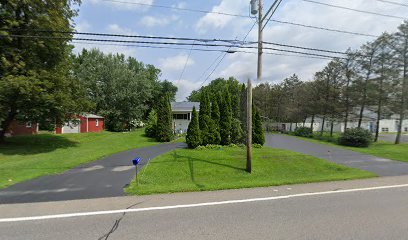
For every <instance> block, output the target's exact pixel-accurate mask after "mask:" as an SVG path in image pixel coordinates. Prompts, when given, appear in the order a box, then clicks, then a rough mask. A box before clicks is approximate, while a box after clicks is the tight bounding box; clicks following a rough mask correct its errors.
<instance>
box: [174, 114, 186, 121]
mask: <svg viewBox="0 0 408 240" xmlns="http://www.w3.org/2000/svg"><path fill="white" fill-rule="evenodd" d="M173 119H177V120H189V115H188V114H187V113H186V114H173Z"/></svg>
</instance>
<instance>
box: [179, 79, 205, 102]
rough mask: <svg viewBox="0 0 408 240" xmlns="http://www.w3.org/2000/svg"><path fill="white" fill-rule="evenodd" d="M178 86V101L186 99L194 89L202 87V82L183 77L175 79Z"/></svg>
mask: <svg viewBox="0 0 408 240" xmlns="http://www.w3.org/2000/svg"><path fill="white" fill-rule="evenodd" d="M173 84H175V85H176V86H177V88H178V91H177V94H176V101H180V102H181V101H185V100H186V98H187V97H188V96H189V95H190V93H191V92H192V91H193V90H197V89H199V88H200V85H201V82H192V81H191V80H187V79H181V80H180V81H178V80H177V81H173Z"/></svg>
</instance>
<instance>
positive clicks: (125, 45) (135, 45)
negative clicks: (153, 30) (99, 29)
mask: <svg viewBox="0 0 408 240" xmlns="http://www.w3.org/2000/svg"><path fill="white" fill-rule="evenodd" d="M72 42H74V43H79V44H87V45H102V46H118V47H140V48H153V49H174V50H189V48H181V47H170V46H165V47H164V46H149V45H138V44H115V43H100V42H87V41H76V40H74V41H72ZM192 50H193V51H199V52H226V50H222V49H208V48H193V49H192Z"/></svg>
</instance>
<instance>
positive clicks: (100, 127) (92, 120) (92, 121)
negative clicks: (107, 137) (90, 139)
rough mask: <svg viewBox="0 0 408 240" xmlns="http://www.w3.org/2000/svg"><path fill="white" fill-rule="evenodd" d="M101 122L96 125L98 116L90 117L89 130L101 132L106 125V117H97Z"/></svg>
mask: <svg viewBox="0 0 408 240" xmlns="http://www.w3.org/2000/svg"><path fill="white" fill-rule="evenodd" d="M97 119H98V121H99V123H98V126H96V118H88V132H100V131H102V130H103V127H104V119H103V118H97Z"/></svg>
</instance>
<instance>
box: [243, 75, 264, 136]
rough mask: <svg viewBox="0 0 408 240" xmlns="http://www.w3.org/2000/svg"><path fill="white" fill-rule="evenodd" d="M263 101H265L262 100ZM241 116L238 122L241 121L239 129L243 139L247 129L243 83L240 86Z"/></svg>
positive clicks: (245, 92) (245, 98) (245, 89)
mask: <svg viewBox="0 0 408 240" xmlns="http://www.w3.org/2000/svg"><path fill="white" fill-rule="evenodd" d="M264 100H265V99H264ZM240 105H241V109H240V110H241V114H240V119H239V120H240V121H241V129H242V132H243V134H244V136H243V137H244V138H245V136H246V129H247V120H246V118H247V111H246V110H247V88H246V86H245V83H243V84H242V85H241V101H240Z"/></svg>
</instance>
